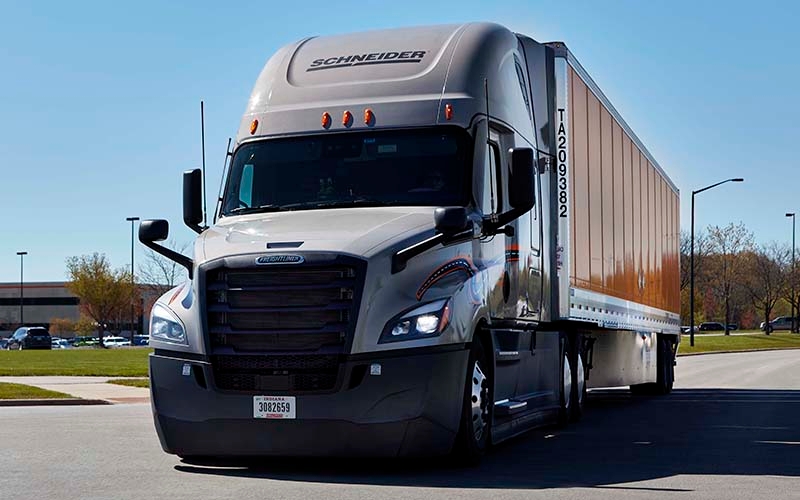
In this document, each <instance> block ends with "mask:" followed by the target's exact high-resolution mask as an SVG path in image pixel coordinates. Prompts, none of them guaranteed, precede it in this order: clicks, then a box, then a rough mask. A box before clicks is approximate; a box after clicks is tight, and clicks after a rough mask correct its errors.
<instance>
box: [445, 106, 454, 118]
mask: <svg viewBox="0 0 800 500" xmlns="http://www.w3.org/2000/svg"><path fill="white" fill-rule="evenodd" d="M444 118H445V120H448V121H449V120H452V119H453V105H452V104H445V105H444Z"/></svg>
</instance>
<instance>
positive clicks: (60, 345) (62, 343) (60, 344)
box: [50, 338, 72, 349]
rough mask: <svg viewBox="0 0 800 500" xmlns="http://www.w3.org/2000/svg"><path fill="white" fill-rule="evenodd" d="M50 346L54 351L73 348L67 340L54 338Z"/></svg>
mask: <svg viewBox="0 0 800 500" xmlns="http://www.w3.org/2000/svg"><path fill="white" fill-rule="evenodd" d="M50 346H51V347H52V348H53V349H69V348H71V347H72V346H71V345H70V343H69V342H67V341H66V340H64V339H56V338H53V340H51V341H50Z"/></svg>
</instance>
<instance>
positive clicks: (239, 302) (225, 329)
mask: <svg viewBox="0 0 800 500" xmlns="http://www.w3.org/2000/svg"><path fill="white" fill-rule="evenodd" d="M343 259H344V258H341V257H340V258H337V259H333V260H334V261H341V260H343ZM350 260H353V261H355V259H350ZM247 263H248V264H252V260H249V261H248V262H247ZM205 283H206V301H205V310H206V319H207V324H208V334H209V336H208V340H209V347H210V353H211V364H212V368H213V372H214V382H215V384H216V386H217V387H218V388H220V389H224V390H232V391H248V392H252V391H275V392H280V391H289V392H293V393H296V392H303V391H330V390H333V389H334V388H335V387H336V383H337V380H338V377H339V371H340V364H341V360H342V359H343V355H344V354H345V353H346V352H347V348H348V347H349V340H350V339H351V337H352V330H353V327H354V323H355V315H356V314H357V310H358V297H360V286H361V284H362V283H363V267H359V266H358V263H356V262H353V265H342V264H340V263H339V262H336V263H335V264H328V265H325V264H324V263H323V264H320V263H319V262H307V263H306V264H303V265H287V266H274V267H273V266H263V267H246V268H238V267H235V266H233V267H225V268H218V269H213V270H209V271H207V272H206V273H205Z"/></svg>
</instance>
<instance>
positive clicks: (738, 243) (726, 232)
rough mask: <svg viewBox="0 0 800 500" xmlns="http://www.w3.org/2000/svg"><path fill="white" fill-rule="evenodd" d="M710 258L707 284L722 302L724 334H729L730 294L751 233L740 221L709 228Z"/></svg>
mask: <svg viewBox="0 0 800 500" xmlns="http://www.w3.org/2000/svg"><path fill="white" fill-rule="evenodd" d="M708 241H709V249H710V250H711V253H712V254H713V255H712V256H710V257H713V259H711V258H709V262H708V263H709V266H708V285H709V287H710V288H711V290H712V292H713V293H714V295H715V297H716V298H717V299H718V300H719V301H721V302H723V303H724V304H725V335H730V331H729V330H728V325H729V324H730V322H731V297H732V296H733V295H734V292H735V291H736V287H738V286H739V284H740V283H741V280H742V276H743V273H744V266H743V258H744V255H743V252H744V251H746V250H749V249H751V248H752V247H753V234H752V233H751V232H750V231H749V230H748V229H747V228H746V227H745V226H744V224H743V223H741V222H740V223H738V224H733V223H730V224H728V225H727V226H725V227H724V228H723V227H719V226H710V227H709V228H708Z"/></svg>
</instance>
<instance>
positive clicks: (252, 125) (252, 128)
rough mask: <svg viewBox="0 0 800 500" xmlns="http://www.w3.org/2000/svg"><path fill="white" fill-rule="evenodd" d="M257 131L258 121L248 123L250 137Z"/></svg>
mask: <svg viewBox="0 0 800 500" xmlns="http://www.w3.org/2000/svg"><path fill="white" fill-rule="evenodd" d="M256 130H258V120H253V121H251V122H250V135H253V134H255V133H256Z"/></svg>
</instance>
